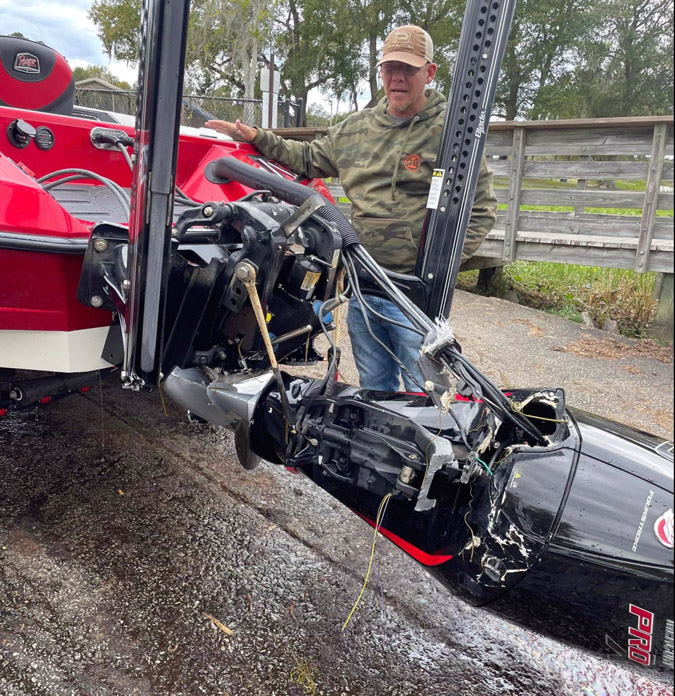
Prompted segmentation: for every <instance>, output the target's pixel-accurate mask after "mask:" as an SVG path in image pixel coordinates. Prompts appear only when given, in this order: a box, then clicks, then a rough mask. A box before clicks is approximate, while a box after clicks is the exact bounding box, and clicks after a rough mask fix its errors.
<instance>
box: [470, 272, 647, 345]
mask: <svg viewBox="0 0 675 696" xmlns="http://www.w3.org/2000/svg"><path fill="white" fill-rule="evenodd" d="M655 279H656V274H655V273H643V274H638V273H635V272H634V271H629V270H623V269H615V268H598V267H591V266H574V265H567V264H559V263H534V262H528V261H516V262H514V263H512V264H509V265H507V266H504V268H503V271H502V274H501V277H500V278H499V280H498V281H497V282H496V283H495V285H494V287H493V288H491V294H496V295H499V296H504V295H506V294H507V293H510V292H515V293H516V295H517V296H518V301H519V302H520V304H523V305H526V306H528V307H534V308H535V309H541V310H544V311H547V312H551V313H553V314H558V315H560V316H563V317H565V318H567V319H571V320H572V321H577V322H579V323H581V322H582V321H583V316H582V312H588V314H589V315H590V316H591V318H592V319H593V322H594V323H595V325H596V326H599V327H602V325H603V323H604V322H605V320H606V319H613V320H615V321H616V322H617V323H618V327H619V331H620V332H621V334H623V335H624V336H630V337H635V338H639V337H644V336H645V335H646V330H647V327H648V325H649V322H650V321H651V319H652V316H653V314H654V311H655V309H656V300H655V299H654V298H653V297H652V292H653V289H654V282H655ZM477 280H478V271H467V272H465V273H460V274H459V278H458V282H457V287H459V288H460V289H462V290H469V291H470V292H475V291H476V284H477Z"/></svg>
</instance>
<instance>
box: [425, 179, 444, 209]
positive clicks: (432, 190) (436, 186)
mask: <svg viewBox="0 0 675 696" xmlns="http://www.w3.org/2000/svg"><path fill="white" fill-rule="evenodd" d="M444 176H445V169H434V172H433V174H432V175H431V186H429V198H428V199H427V208H432V209H433V210H436V208H438V202H439V201H440V200H441V191H442V190H443V177H444Z"/></svg>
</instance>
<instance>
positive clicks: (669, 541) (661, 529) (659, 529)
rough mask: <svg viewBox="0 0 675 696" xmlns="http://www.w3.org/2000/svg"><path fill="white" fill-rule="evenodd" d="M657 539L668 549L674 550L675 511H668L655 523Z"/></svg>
mask: <svg viewBox="0 0 675 696" xmlns="http://www.w3.org/2000/svg"><path fill="white" fill-rule="evenodd" d="M654 534H656V538H657V539H658V540H659V541H660V542H661V543H662V544H663V545H664V546H665V547H666V548H667V549H672V548H673V510H672V508H671V509H670V510H667V511H666V512H664V513H663V515H661V517H659V518H658V519H657V520H656V522H654Z"/></svg>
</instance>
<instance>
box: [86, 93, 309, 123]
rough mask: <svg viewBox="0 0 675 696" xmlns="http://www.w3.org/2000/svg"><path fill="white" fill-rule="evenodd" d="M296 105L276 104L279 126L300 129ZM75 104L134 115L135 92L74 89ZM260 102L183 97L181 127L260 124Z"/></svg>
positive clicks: (297, 106) (300, 109)
mask: <svg viewBox="0 0 675 696" xmlns="http://www.w3.org/2000/svg"><path fill="white" fill-rule="evenodd" d="M299 101H300V104H295V103H294V102H291V101H290V100H288V99H287V100H285V101H283V102H281V103H280V104H279V109H278V123H279V126H282V125H283V126H289V125H299V121H300V118H301V112H302V100H299ZM75 103H76V104H77V105H79V106H87V107H90V108H92V109H102V110H104V111H115V112H117V113H122V114H131V115H132V116H133V115H134V114H135V113H136V92H134V91H127V90H121V89H88V88H85V87H82V88H79V87H78V88H76V89H75ZM262 115H263V114H262V99H239V98H230V97H202V96H197V95H190V94H189V95H185V96H184V97H183V108H182V111H181V125H183V126H194V127H197V128H198V127H199V126H203V125H204V121H207V120H208V119H220V120H223V121H235V120H236V119H241V120H242V121H243V122H244V123H248V124H251V125H257V126H259V125H261V124H262Z"/></svg>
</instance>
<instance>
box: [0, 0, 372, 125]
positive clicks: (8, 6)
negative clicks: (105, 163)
mask: <svg viewBox="0 0 675 696" xmlns="http://www.w3.org/2000/svg"><path fill="white" fill-rule="evenodd" d="M92 2H93V0H65V1H59V0H0V34H12V33H14V32H16V31H20V32H21V33H22V34H23V35H24V36H25V37H26V38H27V39H31V40H33V41H42V42H43V43H45V44H47V46H51V47H52V48H54V49H56V50H57V51H58V52H59V53H61V55H63V56H64V57H65V58H66V60H67V61H68V64H69V65H70V66H71V67H73V68H76V67H86V66H87V65H102V66H104V67H106V68H108V69H109V70H110V72H111V73H112V74H113V75H115V76H116V77H117V78H119V79H121V80H125V81H126V82H128V83H129V84H130V85H133V84H134V83H135V82H136V81H137V79H138V66H137V65H135V64H127V63H124V62H119V61H111V60H110V59H109V58H108V56H107V55H105V53H104V52H103V46H102V45H101V41H100V40H99V38H98V36H97V35H96V25H95V24H94V23H93V22H92V21H91V20H90V19H89V18H88V17H87V13H88V12H89V9H90V8H91V5H92ZM363 101H364V102H365V101H367V99H366V98H365V97H364V98H363ZM309 103H310V104H315V103H316V104H321V106H323V108H324V109H325V110H326V112H327V113H330V112H331V110H332V109H333V108H335V102H333V106H331V103H330V101H329V100H327V99H325V98H323V97H322V95H321V94H320V92H319V90H318V89H315V90H312V92H311V93H310V96H309ZM346 108H347V104H346V103H345V104H343V105H341V107H340V111H344V110H345V109H346Z"/></svg>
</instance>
